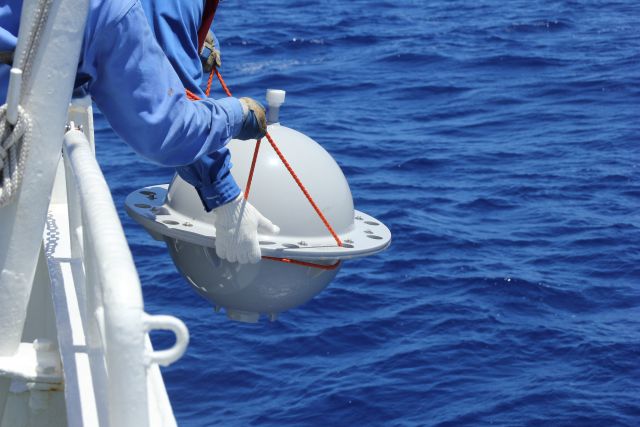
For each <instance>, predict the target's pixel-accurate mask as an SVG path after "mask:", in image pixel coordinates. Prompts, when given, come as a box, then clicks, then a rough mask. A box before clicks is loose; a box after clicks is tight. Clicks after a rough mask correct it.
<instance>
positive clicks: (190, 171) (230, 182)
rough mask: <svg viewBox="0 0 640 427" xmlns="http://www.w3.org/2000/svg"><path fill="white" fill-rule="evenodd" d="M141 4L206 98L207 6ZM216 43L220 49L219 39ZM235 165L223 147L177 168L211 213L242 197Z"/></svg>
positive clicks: (164, 45) (168, 0) (180, 1)
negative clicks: (203, 24) (201, 41)
mask: <svg viewBox="0 0 640 427" xmlns="http://www.w3.org/2000/svg"><path fill="white" fill-rule="evenodd" d="M141 4H142V7H143V9H144V12H145V15H146V19H147V21H148V23H149V27H150V28H151V31H152V32H153V35H154V36H155V39H156V40H157V42H158V44H159V45H160V48H161V49H162V50H163V52H164V53H165V54H166V56H167V58H168V59H169V62H170V63H171V65H172V67H173V69H174V70H175V71H176V73H177V75H178V77H179V78H180V81H181V83H182V84H183V86H184V87H185V88H187V89H189V90H190V91H192V92H193V93H195V94H196V95H198V96H199V97H201V98H204V97H205V93H204V88H205V87H206V81H207V78H206V77H207V76H205V78H203V71H202V63H201V60H200V54H199V52H198V27H199V26H200V20H201V19H202V12H203V6H204V3H203V2H202V1H191V0H162V1H156V0H141ZM214 38H215V35H214ZM215 44H216V46H219V43H218V40H217V38H216V39H215ZM231 166H232V165H231V154H230V153H229V150H228V149H227V148H226V147H223V148H220V149H219V150H217V151H215V152H212V153H209V154H206V155H204V156H202V157H200V159H198V160H197V161H196V162H194V163H193V164H190V165H187V166H181V167H178V168H176V171H177V172H178V175H180V177H182V179H184V180H185V181H187V182H188V183H189V184H191V185H192V186H193V187H194V188H195V189H196V190H197V192H198V195H199V196H200V199H201V201H202V204H203V205H204V207H205V209H206V210H207V211H210V210H212V209H215V208H217V207H218V206H220V205H223V204H225V203H228V202H230V201H231V200H233V199H235V198H236V197H237V196H238V194H240V188H239V187H238V185H237V184H236V182H235V180H234V179H233V176H232V175H231V173H230V170H231Z"/></svg>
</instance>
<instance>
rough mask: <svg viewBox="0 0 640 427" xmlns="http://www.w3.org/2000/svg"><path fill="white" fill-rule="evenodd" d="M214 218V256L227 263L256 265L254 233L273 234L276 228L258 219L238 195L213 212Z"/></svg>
mask: <svg viewBox="0 0 640 427" xmlns="http://www.w3.org/2000/svg"><path fill="white" fill-rule="evenodd" d="M213 212H215V214H216V219H215V222H214V224H215V227H216V254H218V256H219V257H220V258H224V259H226V260H227V261H229V262H239V263H240V264H246V263H248V262H250V263H252V264H255V263H257V262H258V261H260V257H261V252H260V245H259V244H258V230H262V231H266V232H267V233H272V234H277V233H279V232H280V228H279V227H278V226H276V225H274V224H273V223H272V222H271V221H269V220H268V219H267V218H265V217H264V216H262V214H261V213H260V212H258V210H257V209H256V208H254V207H253V206H252V205H251V203H249V202H248V201H247V200H246V199H245V198H244V197H243V195H242V194H240V195H239V196H238V197H236V198H235V200H233V201H232V202H229V203H227V204H225V205H222V206H220V207H218V208H216V209H214V210H213Z"/></svg>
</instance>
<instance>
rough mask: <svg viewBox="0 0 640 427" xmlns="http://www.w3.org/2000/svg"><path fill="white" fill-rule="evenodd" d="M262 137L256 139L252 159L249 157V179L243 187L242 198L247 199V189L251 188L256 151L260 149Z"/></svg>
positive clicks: (256, 158) (256, 157) (256, 156)
mask: <svg viewBox="0 0 640 427" xmlns="http://www.w3.org/2000/svg"><path fill="white" fill-rule="evenodd" d="M261 142H262V139H259V140H257V141H256V148H255V150H253V159H251V168H250V169H249V179H248V180H247V185H246V186H245V187H244V198H245V199H247V200H248V199H249V191H250V190H251V181H253V172H255V170H256V161H257V160H258V152H259V151H260V143H261Z"/></svg>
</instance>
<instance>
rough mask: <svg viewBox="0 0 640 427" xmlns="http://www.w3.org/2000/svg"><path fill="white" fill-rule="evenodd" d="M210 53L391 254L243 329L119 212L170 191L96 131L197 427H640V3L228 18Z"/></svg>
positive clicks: (174, 385) (227, 14) (563, 2)
mask: <svg viewBox="0 0 640 427" xmlns="http://www.w3.org/2000/svg"><path fill="white" fill-rule="evenodd" d="M216 32H217V35H218V37H219V39H220V41H221V45H222V55H223V67H222V72H223V74H224V75H225V77H226V80H227V83H228V84H229V85H230V87H231V89H232V90H233V91H234V93H236V94H238V95H240V96H252V97H256V98H259V99H263V97H264V91H265V89H266V88H281V89H285V90H287V92H288V93H287V102H286V104H285V105H284V107H283V110H282V114H281V120H282V122H283V124H285V125H287V126H289V127H292V128H295V129H297V130H300V131H302V132H304V133H306V134H308V135H310V136H311V137H313V138H314V139H315V140H317V141H318V142H319V143H320V144H322V145H323V146H324V147H325V148H326V149H327V150H328V151H329V152H330V153H331V154H332V155H333V156H334V157H335V159H336V160H337V162H338V163H339V164H340V165H341V167H342V168H343V170H344V173H345V175H346V176H347V178H348V180H349V183H350V185H351V191H352V193H353V196H354V199H355V204H356V207H357V208H358V209H359V210H362V211H365V212H367V213H370V214H372V215H373V216H375V217H377V218H379V219H381V220H382V221H384V222H385V224H387V225H388V226H389V228H390V229H391V231H392V232H393V236H394V241H393V243H392V246H391V247H390V248H389V249H388V250H387V251H386V252H384V253H382V254H379V255H376V256H374V257H370V258H366V259H362V260H357V261H351V262H348V263H346V264H345V266H344V268H343V269H342V271H341V272H340V274H339V275H338V277H337V278H336V280H335V281H334V282H333V283H332V284H331V285H330V286H329V287H328V288H327V289H326V290H325V291H324V292H323V293H321V294H320V295H319V296H317V297H316V298H315V299H313V300H312V301H311V302H309V303H308V304H306V305H304V306H302V307H300V308H297V309H294V310H291V311H289V312H285V313H283V314H282V315H281V316H280V318H279V320H278V321H277V322H274V323H271V322H268V321H266V320H262V321H261V322H260V323H258V324H242V323H236V322H232V321H229V320H227V319H226V316H225V315H224V314H215V313H214V312H213V309H212V307H211V306H210V305H209V303H207V302H206V301H204V300H203V299H201V298H199V297H198V296H197V295H196V294H195V292H193V291H192V290H191V289H190V287H189V286H188V285H187V283H186V282H185V281H184V280H183V279H182V277H181V276H180V275H179V274H178V272H177V271H176V269H175V267H174V266H173V263H172V261H171V259H170V257H169V255H168V253H167V251H166V250H165V247H164V246H163V245H162V244H160V243H159V242H156V241H154V240H152V239H151V238H150V237H149V236H148V235H147V233H146V232H145V231H144V230H143V229H142V228H141V227H139V226H138V225H137V224H135V223H134V222H133V221H132V220H130V219H129V218H128V217H127V216H126V214H125V212H124V199H125V197H126V195H127V194H128V193H130V192H131V191H134V190H136V189H138V188H140V187H142V186H145V185H152V184H157V183H165V182H168V181H169V180H170V179H171V176H172V174H173V171H172V170H171V169H168V168H159V167H157V166H155V165H153V164H151V163H148V162H146V161H145V160H144V159H142V158H141V157H139V156H137V155H136V154H134V153H133V151H132V150H131V149H130V148H129V147H128V146H127V145H126V144H124V143H123V142H121V141H120V140H119V138H118V137H117V136H115V134H114V133H113V132H112V131H111V130H110V129H109V127H108V124H107V122H106V121H105V119H104V117H102V116H100V115H98V117H97V127H98V131H97V137H98V146H97V149H98V157H99V161H100V163H101V165H102V167H103V169H104V172H105V174H106V176H107V179H108V182H109V184H110V187H111V189H112V191H113V194H114V198H115V201H116V204H117V206H118V208H119V210H120V213H121V217H122V220H123V222H124V226H125V230H126V233H127V236H128V239H129V242H130V245H131V249H132V251H133V254H134V257H135V260H136V264H137V266H138V267H139V272H140V276H141V281H142V283H143V289H144V296H145V304H146V309H147V311H149V312H151V313H158V314H159V313H167V314H172V315H175V316H178V317H180V318H181V319H183V320H184V321H185V322H186V324H187V325H188V327H189V330H190V332H191V344H190V346H189V349H188V352H187V353H186V355H185V357H184V358H183V359H181V360H180V361H179V362H177V363H176V364H174V365H173V366H171V367H169V368H167V369H164V370H163V372H164V378H165V381H166V384H167V388H168V391H169V395H170V397H171V399H172V402H173V408H174V411H175V413H176V417H177V419H178V422H179V424H180V425H181V426H214V425H220V426H484V425H496V426H522V425H530V426H538V425H550V426H607V427H610V426H638V425H640V3H639V2H637V1H636V0H626V1H606V0H602V1H597V0H594V1H568V0H558V1H531V0H526V1H525V0H511V1H504V0H476V1H444V0H434V1H426V0H394V1H373V0H348V1H346V0H342V1H338V0H324V1H320V0H280V1H276V0H262V1H257V0H242V1H238V0H235V1H234V0H226V1H222V2H221V6H220V9H219V13H218V15H217V17H216ZM219 96H223V95H222V93H221V92H219ZM154 341H155V342H156V343H157V344H158V345H162V346H166V345H167V344H170V342H171V340H170V338H169V337H167V336H163V335H160V336H157V337H154Z"/></svg>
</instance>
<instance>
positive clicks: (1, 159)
mask: <svg viewBox="0 0 640 427" xmlns="http://www.w3.org/2000/svg"><path fill="white" fill-rule="evenodd" d="M30 141H31V118H30V117H29V115H28V114H27V112H26V111H25V110H24V109H23V108H22V107H21V106H18V121H17V122H16V124H15V125H14V126H12V125H11V124H10V123H9V122H8V121H7V105H6V104H5V105H3V106H2V107H0V207H3V206H6V205H7V204H9V203H10V202H11V201H13V199H14V198H15V195H16V194H17V193H18V190H19V188H20V183H21V182H22V177H23V175H24V165H25V162H26V159H27V154H28V152H29V144H30Z"/></svg>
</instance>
